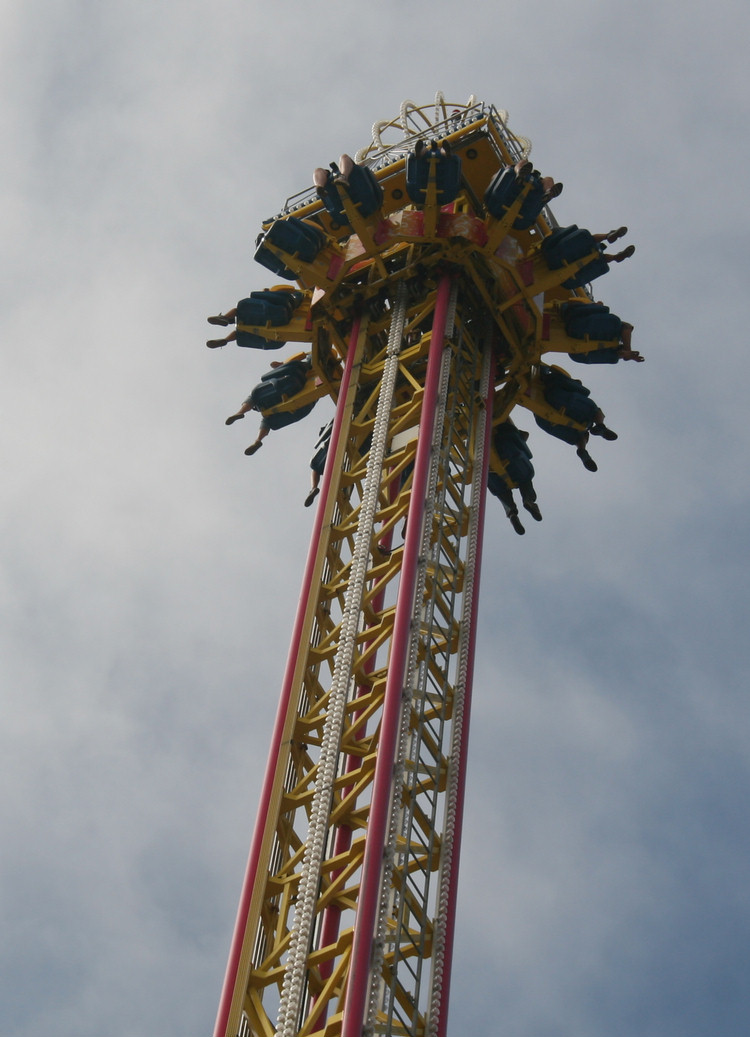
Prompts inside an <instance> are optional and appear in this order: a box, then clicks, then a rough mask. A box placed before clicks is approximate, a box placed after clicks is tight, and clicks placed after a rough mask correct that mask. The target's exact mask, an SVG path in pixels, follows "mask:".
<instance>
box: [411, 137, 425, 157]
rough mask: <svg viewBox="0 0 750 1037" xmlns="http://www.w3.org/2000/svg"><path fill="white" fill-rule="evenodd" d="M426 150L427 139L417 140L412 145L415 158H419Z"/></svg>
mask: <svg viewBox="0 0 750 1037" xmlns="http://www.w3.org/2000/svg"><path fill="white" fill-rule="evenodd" d="M426 150H427V141H426V140H418V141H417V143H416V144H415V145H414V157H415V158H421V157H422V155H424V153H425V151H426Z"/></svg>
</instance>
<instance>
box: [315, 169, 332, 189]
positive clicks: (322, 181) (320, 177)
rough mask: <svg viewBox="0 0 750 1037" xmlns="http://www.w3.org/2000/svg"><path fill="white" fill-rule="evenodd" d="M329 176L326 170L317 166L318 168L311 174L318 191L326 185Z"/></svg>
mask: <svg viewBox="0 0 750 1037" xmlns="http://www.w3.org/2000/svg"><path fill="white" fill-rule="evenodd" d="M330 175H331V173H330V171H329V170H328V169H323V168H322V167H321V166H318V168H317V169H316V170H315V171H314V172H313V184H314V185H315V186H316V187H317V188H319V189H322V188H324V187H325V186H326V184H327V183H328V180H329V177H330Z"/></svg>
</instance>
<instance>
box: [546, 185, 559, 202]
mask: <svg viewBox="0 0 750 1037" xmlns="http://www.w3.org/2000/svg"><path fill="white" fill-rule="evenodd" d="M562 189H563V185H562V184H553V185H552V187H550V189H549V191H547V193H546V194H545V196H544V201H545V203H546V202H551V201H552V199H553V198H557V197H558V196H559V195H561V194H562Z"/></svg>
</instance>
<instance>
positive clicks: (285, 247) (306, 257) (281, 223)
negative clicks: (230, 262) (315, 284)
mask: <svg viewBox="0 0 750 1037" xmlns="http://www.w3.org/2000/svg"><path fill="white" fill-rule="evenodd" d="M325 240H326V239H325V235H324V233H323V231H322V230H320V229H319V228H318V227H313V226H312V224H310V223H305V222H304V220H300V219H298V218H297V217H296V216H288V217H287V218H286V219H285V220H276V222H275V223H272V224H271V226H270V227H269V228H268V230H267V231H266V233H265V234H264V235H263V237H262V239H261V241H260V244H259V245H258V248H257V249H256V250H255V259H256V261H257V262H258V263H260V264H261V265H262V266H264V267H266V268H267V269H268V270H271V271H273V273H275V274H277V275H278V276H279V277H285V278H286V279H287V280H289V281H294V280H295V279H296V277H297V275H296V273H295V272H294V271H293V270H291V269H290V268H289V267H288V266H286V264H285V263H284V262H283V261H282V260H281V259H280V258H279V257H278V256H277V255H275V254H274V253H273V252H271V251H270V249H268V248H267V247H266V246H267V245H274V246H275V247H276V248H278V249H279V250H280V251H281V252H286V253H287V254H288V255H289V256H291V257H293V258H295V259H299V260H301V262H303V263H312V262H313V260H314V259H315V257H316V256H317V255H318V253H319V252H320V250H321V249H322V248H323V246H324V245H325Z"/></svg>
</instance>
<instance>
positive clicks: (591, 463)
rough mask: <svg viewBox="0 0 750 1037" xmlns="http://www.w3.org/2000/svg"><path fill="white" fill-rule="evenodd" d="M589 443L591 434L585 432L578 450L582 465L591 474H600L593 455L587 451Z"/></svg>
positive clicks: (579, 441)
mask: <svg viewBox="0 0 750 1037" xmlns="http://www.w3.org/2000/svg"><path fill="white" fill-rule="evenodd" d="M588 441H589V434H588V432H584V434H583V435H582V436H581V438H580V439H579V440H578V448H577V449H576V453H577V454H578V456H579V457H580V459H581V463H582V464H583V467H584V468H585V469H586V470H587V471H589V472H598V471H599V466H598V465H597V463H596V461H595V460H594V459H593V457H592V456H591V454H590V453H589V452H588V450H587V449H586V444H587V443H588Z"/></svg>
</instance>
